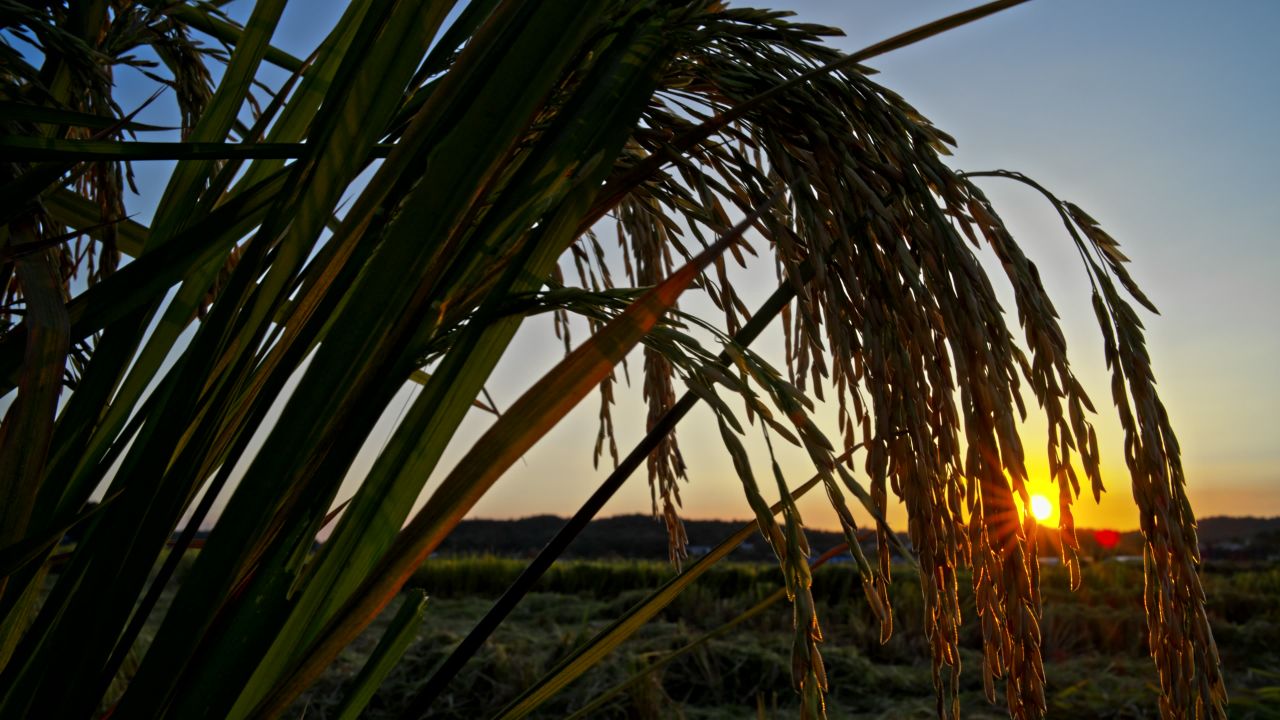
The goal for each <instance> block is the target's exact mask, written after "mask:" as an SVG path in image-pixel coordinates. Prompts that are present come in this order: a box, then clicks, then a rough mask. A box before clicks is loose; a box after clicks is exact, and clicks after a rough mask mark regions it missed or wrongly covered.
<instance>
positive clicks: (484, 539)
mask: <svg viewBox="0 0 1280 720" xmlns="http://www.w3.org/2000/svg"><path fill="white" fill-rule="evenodd" d="M564 523H565V518H561V517H557V516H555V515H536V516H533V517H527V518H519V519H514V520H464V521H462V524H461V525H459V526H458V528H457V529H456V530H455V531H454V532H453V533H452V534H450V535H449V537H448V538H447V539H446V540H445V541H444V543H443V544H442V545H441V546H440V548H439V553H440V554H442V555H478V554H489V555H498V556H504V557H526V556H529V555H533V554H534V553H537V552H538V550H539V549H540V548H542V546H543V545H545V544H546V543H547V541H548V540H550V539H551V537H552V536H553V535H555V533H556V531H557V530H559V529H560V527H561V526H562V525H564ZM740 527H742V521H740V520H686V521H685V531H686V533H687V534H688V537H689V554H690V555H694V556H696V555H700V554H702V553H704V552H706V551H707V550H708V549H710V548H711V547H714V546H715V545H716V544H718V543H719V542H720V541H721V540H723V539H725V538H726V537H728V536H730V535H732V534H733V533H734V532H735V531H736V530H737V529H738V528H740ZM1199 533H1200V542H1201V546H1202V548H1203V550H1204V552H1205V555H1206V556H1207V557H1210V558H1214V557H1223V558H1233V559H1236V558H1256V559H1269V558H1271V557H1273V556H1275V555H1277V554H1280V518H1254V517H1210V518H1204V519H1202V520H1200V522H1199ZM806 534H807V535H808V538H809V545H810V547H811V548H812V550H813V552H814V553H815V554H817V553H821V552H823V551H824V550H826V549H827V548H830V547H833V546H835V545H838V544H840V543H842V542H844V536H843V535H842V534H841V533H839V532H831V531H826V530H815V529H812V528H810V529H806ZM1076 535H1077V539H1078V540H1079V543H1080V550H1081V554H1082V555H1084V556H1086V557H1091V558H1104V557H1114V556H1128V555H1132V556H1138V555H1141V553H1142V549H1141V548H1142V538H1141V535H1140V534H1139V533H1138V532H1136V531H1134V532H1123V533H1117V532H1114V531H1107V530H1089V529H1079V530H1077V531H1076ZM901 538H902V540H903V542H904V544H908V545H909V543H908V541H907V537H906V535H905V534H902V535H901ZM874 544H875V542H874V539H868V540H867V541H865V542H864V543H863V547H864V549H865V550H866V551H868V552H871V551H872V550H873V549H874ZM1057 544H1058V535H1057V532H1056V531H1055V530H1053V529H1049V528H1042V529H1041V530H1040V533H1039V545H1040V554H1041V555H1042V556H1054V555H1057V554H1058V551H1057ZM771 555H772V553H771V551H770V549H769V547H768V546H767V545H766V544H765V542H764V540H763V539H762V538H761V537H760V536H758V535H757V536H755V537H754V538H753V539H751V540H749V541H747V542H746V543H743V545H742V546H740V547H739V548H738V549H737V550H736V551H735V552H734V554H733V558H734V559H737V560H767V559H769V558H770V557H771ZM565 556H566V557H573V558H595V559H602V558H638V559H662V558H665V557H667V533H666V529H665V527H664V526H663V524H662V522H661V521H659V520H655V519H654V518H652V517H650V516H648V515H638V514H637V515H618V516H615V517H608V518H601V519H598V520H594V521H592V522H591V524H590V525H588V526H587V529H586V530H584V531H583V532H582V534H581V535H579V536H578V538H577V539H576V540H575V541H574V542H573V544H572V545H570V546H569V550H568V552H567V553H566V554H565Z"/></svg>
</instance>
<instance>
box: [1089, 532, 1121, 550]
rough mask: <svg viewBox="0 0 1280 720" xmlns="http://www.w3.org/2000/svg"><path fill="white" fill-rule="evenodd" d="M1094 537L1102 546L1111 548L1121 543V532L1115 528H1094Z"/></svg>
mask: <svg viewBox="0 0 1280 720" xmlns="http://www.w3.org/2000/svg"><path fill="white" fill-rule="evenodd" d="M1093 539H1094V540H1097V541H1098V544H1099V545H1101V546H1102V547H1104V548H1106V549H1107V550H1110V549H1111V548H1113V547H1115V546H1116V545H1118V544H1120V533H1118V532H1116V531H1115V530H1094V531H1093Z"/></svg>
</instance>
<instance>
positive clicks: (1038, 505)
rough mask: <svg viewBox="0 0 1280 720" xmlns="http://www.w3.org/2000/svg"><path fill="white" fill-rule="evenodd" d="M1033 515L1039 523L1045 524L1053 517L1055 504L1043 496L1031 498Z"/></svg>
mask: <svg viewBox="0 0 1280 720" xmlns="http://www.w3.org/2000/svg"><path fill="white" fill-rule="evenodd" d="M1031 515H1032V516H1033V517H1035V519H1036V521H1037V522H1044V521H1045V520H1048V519H1049V518H1050V517H1053V503H1051V502H1049V498H1047V497H1045V496H1043V495H1032V496H1031Z"/></svg>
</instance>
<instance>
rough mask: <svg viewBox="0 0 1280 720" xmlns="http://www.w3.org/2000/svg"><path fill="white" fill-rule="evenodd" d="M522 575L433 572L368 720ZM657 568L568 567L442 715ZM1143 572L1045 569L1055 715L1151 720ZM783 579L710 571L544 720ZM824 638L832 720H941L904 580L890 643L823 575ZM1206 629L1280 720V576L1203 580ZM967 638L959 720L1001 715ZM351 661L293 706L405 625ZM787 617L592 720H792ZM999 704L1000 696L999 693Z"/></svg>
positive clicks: (597, 622) (303, 704) (1244, 685)
mask: <svg viewBox="0 0 1280 720" xmlns="http://www.w3.org/2000/svg"><path fill="white" fill-rule="evenodd" d="M521 567H522V563H520V562H519V561H517V560H509V559H501V558H493V557H463V558H442V559H433V560H431V561H429V562H428V564H427V565H426V566H425V567H423V569H422V570H421V571H420V572H419V573H418V574H417V576H416V577H415V578H414V580H413V583H412V584H414V585H417V586H419V587H423V588H425V589H426V590H427V591H428V592H429V594H430V596H431V600H430V602H429V604H428V611H427V616H426V620H425V622H424V624H423V626H422V628H421V630H420V632H419V633H418V638H417V640H416V642H415V643H414V644H413V645H412V646H411V647H410V649H409V650H408V652H407V654H406V656H405V659H404V660H403V661H402V662H401V664H400V665H399V666H398V667H397V668H396V669H395V670H394V671H393V673H392V675H391V676H390V677H389V679H388V680H387V682H386V683H385V684H384V685H383V687H382V689H381V691H380V692H379V693H378V695H377V697H375V699H374V700H373V702H372V703H371V704H370V706H369V708H368V710H367V712H366V716H367V717H372V718H380V717H396V716H397V715H398V713H399V712H400V711H401V710H402V709H403V708H404V707H405V706H406V704H407V703H408V702H409V700H410V698H412V696H413V694H414V692H415V690H416V688H417V687H418V686H419V685H420V684H421V683H422V682H423V680H424V679H425V678H426V677H427V676H428V675H429V674H430V672H431V670H432V668H433V667H434V666H435V665H436V663H438V662H439V661H440V660H441V659H442V658H443V657H444V656H445V655H446V654H447V653H448V651H449V649H450V648H451V647H452V645H453V644H455V643H456V642H457V641H458V640H460V639H461V637H462V636H463V635H465V634H466V632H467V631H468V630H469V629H470V628H471V626H472V624H473V623H474V622H475V620H476V619H478V618H479V617H480V616H481V615H482V614H483V613H484V612H485V611H486V610H487V609H488V607H489V604H490V602H491V601H492V600H493V599H494V598H496V597H497V596H498V595H499V594H500V593H501V592H502V590H503V589H505V587H506V585H507V583H509V582H510V581H511V580H512V579H513V578H514V577H515V575H516V574H517V573H518V572H519V570H520V568H521ZM670 573H671V570H670V568H669V567H668V566H667V565H665V564H663V563H655V562H640V561H614V562H587V561H576V562H564V563H561V564H559V565H557V566H556V567H555V568H553V569H552V571H551V572H550V573H549V574H548V575H547V576H546V577H545V578H544V579H543V581H542V583H541V584H540V586H539V588H538V591H537V592H535V593H533V594H532V595H531V596H530V597H529V598H528V599H527V600H526V601H525V602H524V603H523V604H522V605H521V606H520V607H519V608H518V609H517V610H516V611H515V613H514V615H513V616H512V617H511V619H510V620H509V621H508V622H507V623H506V624H505V625H504V626H503V627H502V628H501V629H500V630H499V631H498V632H497V634H496V635H495V636H494V637H493V638H492V639H491V640H490V642H489V644H488V645H487V646H486V647H485V649H484V650H483V651H482V652H481V654H480V655H479V657H478V658H477V659H476V660H475V661H473V662H472V663H471V664H470V665H469V666H468V667H467V668H466V669H465V670H464V671H463V673H462V675H461V676H460V677H459V678H458V679H457V680H456V681H455V683H454V684H453V686H452V687H451V689H450V691H449V692H448V693H447V694H446V695H445V696H444V697H443V698H442V700H441V701H440V702H438V703H437V705H436V707H435V711H434V712H433V714H432V717H440V718H468V719H469V720H474V719H476V718H484V717H489V716H491V715H492V714H493V713H494V712H495V711H497V710H498V709H499V708H501V707H502V706H503V705H504V704H505V703H506V702H507V701H509V700H510V699H512V698H514V697H515V696H516V695H517V694H518V693H519V692H520V690H521V689H522V688H524V687H526V686H528V685H529V684H531V683H532V682H533V681H535V680H536V679H537V678H538V677H540V676H541V675H542V673H543V672H545V671H546V670H547V669H548V668H549V667H551V666H552V665H554V663H555V662H556V661H557V660H558V659H560V658H562V657H564V656H565V655H566V654H568V653H569V652H570V651H571V650H572V649H573V648H574V647H575V646H577V645H578V644H579V643H581V642H583V641H584V640H586V639H588V638H589V637H591V636H592V635H593V634H594V633H595V632H597V631H598V630H600V629H601V628H602V627H604V626H605V625H607V624H608V623H609V622H610V620H612V619H613V618H615V617H617V616H619V615H621V614H622V613H624V612H625V611H626V609H627V608H629V607H630V606H631V605H632V604H634V603H635V602H637V601H639V600H640V599H641V598H643V597H644V596H645V595H646V594H647V593H648V592H649V590H650V589H652V588H654V587H656V586H657V585H658V584H660V583H661V582H662V581H664V580H665V579H666V578H667V577H669V576H670ZM1141 574H1142V568H1141V567H1140V566H1135V565H1124V564H1119V563H1099V564H1094V565H1091V566H1088V567H1087V568H1086V573H1085V577H1084V586H1083V587H1082V588H1081V589H1080V590H1079V591H1078V592H1076V593H1071V592H1070V591H1069V590H1068V589H1067V578H1066V577H1065V575H1064V573H1062V572H1060V571H1059V569H1058V568H1055V567H1046V568H1045V569H1044V573H1043V577H1042V583H1043V594H1044V620H1043V624H1042V629H1043V634H1044V653H1045V659H1046V672H1047V676H1048V702H1049V710H1050V712H1049V716H1050V717H1059V718H1148V717H1157V716H1158V712H1157V708H1156V695H1157V692H1156V688H1155V687H1154V683H1155V673H1154V670H1153V668H1152V665H1151V661H1150V660H1149V659H1148V657H1147V655H1146V643H1145V636H1146V621H1145V619H1144V615H1143V612H1142V598H1141V591H1140V588H1141V583H1140V580H1141ZM779 581H780V578H779V576H778V573H777V570H776V567H770V566H768V565H764V564H726V565H723V566H722V567H717V568H715V569H714V570H713V571H712V572H710V573H709V574H708V575H707V576H705V577H704V578H703V579H702V580H700V581H699V582H698V583H697V585H695V586H694V587H693V588H692V589H691V590H690V591H688V592H686V593H685V594H684V595H683V596H682V597H681V598H680V599H679V600H678V601H677V602H676V603H675V604H674V605H672V606H670V607H669V608H668V609H667V610H666V611H665V612H664V613H663V614H662V615H661V616H660V617H659V618H658V619H657V621H655V622H653V623H651V624H650V625H649V626H647V627H645V628H644V629H643V630H642V631H641V632H640V633H639V634H638V635H637V636H636V637H634V638H632V639H631V640H630V641H629V642H628V643H626V644H625V645H623V647H622V648H621V649H620V650H619V651H618V652H616V653H614V654H613V655H612V656H611V657H610V658H608V659H607V660H606V661H605V662H604V663H602V664H601V665H600V666H598V667H596V668H595V669H594V670H592V671H590V672H589V673H588V674H587V675H585V676H583V677H582V678H581V679H579V680H578V681H577V682H576V683H574V684H572V685H571V686H569V688H568V689H567V690H566V691H565V692H563V693H561V694H560V695H559V696H557V697H556V698H555V699H554V700H552V701H551V702H550V703H549V704H548V705H547V706H545V707H544V709H543V711H542V713H541V714H540V715H539V717H547V718H559V717H564V716H566V715H567V714H568V713H569V712H571V711H572V710H574V709H577V708H580V707H582V706H583V705H584V704H585V703H587V702H589V701H590V700H591V699H592V698H594V697H595V696H597V695H598V694H600V693H601V692H604V691H605V690H607V689H608V688H611V687H613V686H614V685H615V684H617V683H619V682H620V681H622V680H624V679H626V678H627V677H629V676H630V675H632V674H633V673H636V672H639V671H641V670H643V669H644V668H645V667H646V666H647V665H648V664H649V663H651V662H652V661H653V660H654V659H655V658H657V657H659V656H661V655H662V654H664V653H666V652H669V651H671V650H673V649H675V648H677V647H679V646H681V645H683V644H685V643H686V642H688V641H689V640H691V639H694V638H696V637H697V636H698V635H700V634H701V633H703V632H706V631H709V630H713V629H714V628H716V627H718V626H720V625H721V624H723V623H725V622H728V621H729V620H731V619H733V618H735V617H736V616H737V615H738V614H739V613H741V612H742V611H743V610H745V609H746V608H748V607H750V606H751V605H752V604H754V603H755V602H756V601H758V600H760V599H762V598H764V597H766V596H767V595H769V594H770V593H771V592H773V591H774V590H775V589H776V588H777V587H779V585H778V583H779ZM814 588H815V596H816V597H817V598H818V600H819V603H820V604H821V617H822V618H823V628H824V630H825V632H826V643H825V645H824V651H823V654H824V657H825V659H826V662H827V668H828V672H829V676H830V682H831V693H830V695H829V698H828V699H829V706H828V711H829V714H830V716H831V717H832V718H913V717H919V718H932V717H935V716H936V711H935V706H934V698H933V691H932V683H931V679H930V669H929V662H928V656H927V649H926V648H927V645H926V644H925V640H924V637H923V634H922V632H921V622H920V611H921V603H920V593H919V590H918V589H917V585H916V580H915V578H914V577H912V576H911V573H910V572H909V571H907V570H900V571H898V572H897V573H896V576H895V578H894V603H895V631H894V635H893V637H892V639H891V640H890V641H889V642H888V643H886V644H883V645H881V644H880V643H879V642H878V636H877V627H876V625H875V623H874V622H873V619H872V617H871V614H870V612H869V611H868V610H867V609H866V607H865V603H864V602H863V600H862V598H861V591H860V589H859V588H858V586H857V582H856V574H855V573H854V572H853V569H852V567H851V566H849V565H839V564H838V565H829V566H826V567H823V568H821V569H819V570H818V571H817V572H816V573H815V579H814ZM1205 588H1206V593H1207V595H1208V601H1209V608H1210V619H1211V622H1212V624H1213V627H1214V631H1215V634H1216V637H1217V640H1218V643H1219V647H1220V650H1221V652H1222V658H1223V662H1224V665H1225V668H1226V674H1227V678H1228V683H1229V690H1230V692H1231V711H1232V712H1231V716H1232V717H1233V718H1280V569H1277V568H1258V567H1250V568H1245V567H1235V568H1216V567H1212V566H1211V567H1210V569H1209V572H1208V574H1207V576H1206V578H1205ZM961 601H962V603H967V604H968V606H969V609H968V611H967V613H966V619H967V624H966V625H965V626H964V627H963V628H962V646H963V648H964V651H963V652H964V655H963V660H964V672H963V673H962V683H963V686H964V689H963V694H962V706H963V711H964V715H965V717H969V718H998V717H1007V715H1005V713H1004V712H1003V710H1002V708H1001V707H998V706H992V705H990V704H988V703H987V702H986V700H985V698H984V697H983V693H982V686H981V681H980V679H979V677H978V674H977V668H978V666H979V663H980V659H981V656H980V649H979V648H980V630H979V627H978V624H977V623H976V622H975V621H974V615H973V611H972V598H971V597H962V600H961ZM394 609H395V608H394V606H393V607H392V608H390V609H389V610H388V612H387V613H385V614H384V618H383V620H382V621H380V622H379V623H377V624H375V625H374V626H373V628H372V629H371V631H370V632H368V633H366V634H365V636H363V637H362V638H361V639H360V640H359V641H357V642H356V643H355V644H354V645H353V646H352V647H350V648H348V650H347V651H346V652H345V653H344V654H343V656H342V657H341V658H340V661H339V662H338V663H337V665H336V666H335V667H334V668H333V671H332V672H331V673H330V674H329V675H328V676H327V677H326V678H325V679H324V680H323V681H322V682H321V683H320V684H319V685H317V686H316V687H314V688H313V689H312V691H311V692H309V693H308V694H307V695H306V696H305V697H304V698H303V700H302V701H300V702H299V703H298V704H297V705H296V706H295V710H296V711H297V712H296V714H295V715H294V716H295V717H297V716H301V715H304V714H305V717H306V718H308V719H309V720H310V719H314V718H325V717H330V716H332V709H333V708H334V707H335V706H336V704H337V703H338V702H339V700H340V699H341V697H342V696H343V694H344V684H346V683H349V682H350V679H351V678H352V677H353V676H354V675H355V673H356V672H358V671H359V668H360V666H361V664H362V663H363V660H364V656H365V654H367V653H368V652H369V651H370V650H371V649H372V644H373V642H374V640H375V639H376V637H377V633H378V632H380V630H381V627H382V624H383V623H385V622H386V620H387V619H388V618H389V617H390V615H391V614H392V613H393V612H394ZM790 640H791V610H790V608H789V606H787V605H786V603H785V602H783V603H779V604H777V605H775V606H773V607H771V608H769V609H768V610H767V611H765V612H764V613H763V614H761V615H759V616H757V617H755V618H753V619H752V620H750V621H749V622H747V623H746V624H744V625H743V626H740V627H739V628H737V629H736V630H735V632H733V633H732V634H730V635H727V636H725V637H722V638H718V639H713V640H711V641H710V642H708V643H707V644H705V645H703V646H701V647H700V648H699V649H698V650H696V651H694V652H692V653H690V654H689V655H686V656H684V657H682V658H680V659H678V660H676V661H675V662H673V663H672V664H670V665H668V666H666V667H665V668H663V669H661V670H658V671H655V672H652V673H650V674H649V675H648V676H647V677H646V678H645V679H644V680H643V681H642V682H640V683H638V684H636V685H635V686H633V687H632V688H630V689H629V690H627V691H626V692H624V693H621V694H620V695H618V696H617V697H616V698H615V699H614V700H613V701H612V702H611V703H610V704H609V705H608V706H607V707H606V708H605V709H603V710H601V711H600V712H599V713H596V714H595V715H594V716H595V717H606V718H668V717H685V718H690V719H693V718H744V717H768V718H772V717H795V716H796V712H795V711H796V707H797V702H796V699H795V696H794V694H793V693H792V691H791V689H790V680H789V669H788V668H789V653H790ZM1001 691H1002V689H1000V688H997V695H1000V693H1001Z"/></svg>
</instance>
